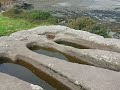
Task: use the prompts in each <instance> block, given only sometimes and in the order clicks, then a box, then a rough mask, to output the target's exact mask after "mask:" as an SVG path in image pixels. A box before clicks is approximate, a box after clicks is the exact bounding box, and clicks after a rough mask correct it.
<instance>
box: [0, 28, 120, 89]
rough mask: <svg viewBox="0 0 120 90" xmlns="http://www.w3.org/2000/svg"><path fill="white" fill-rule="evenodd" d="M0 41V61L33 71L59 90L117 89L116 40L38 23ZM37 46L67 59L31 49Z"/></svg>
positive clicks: (119, 55) (119, 43)
mask: <svg viewBox="0 0 120 90" xmlns="http://www.w3.org/2000/svg"><path fill="white" fill-rule="evenodd" d="M0 42H1V43H0V58H1V59H0V60H1V61H0V62H1V63H5V62H11V63H16V64H19V65H22V66H25V67H26V68H28V69H30V70H31V71H33V70H34V73H35V74H36V75H37V76H39V77H40V78H42V79H43V80H45V81H46V82H48V83H50V84H51V85H53V86H54V87H56V88H57V89H58V90H69V89H70V90H89V89H90V90H119V89H120V80H119V78H120V73H119V71H120V40H118V39H111V38H110V39H109V38H103V37H102V36H99V35H96V34H91V33H89V32H86V31H77V30H74V29H70V28H68V27H64V26H41V27H37V28H34V29H30V30H23V31H19V32H15V33H13V34H11V35H10V36H4V37H1V38H0ZM36 47H37V48H38V49H39V48H41V49H47V50H50V51H57V52H60V53H62V54H63V55H64V56H66V57H67V58H68V60H69V61H68V62H67V61H63V60H60V59H58V58H53V57H49V56H45V55H42V54H37V53H35V52H33V51H32V50H30V49H33V48H36ZM73 62H74V63H73ZM53 81H54V83H53ZM26 90H27V89H26ZM28 90H30V89H28Z"/></svg>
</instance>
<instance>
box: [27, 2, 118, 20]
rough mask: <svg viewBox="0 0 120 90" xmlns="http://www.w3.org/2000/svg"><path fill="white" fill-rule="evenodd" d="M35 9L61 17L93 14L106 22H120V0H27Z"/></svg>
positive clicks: (92, 15)
mask: <svg viewBox="0 0 120 90" xmlns="http://www.w3.org/2000/svg"><path fill="white" fill-rule="evenodd" d="M26 2H28V3H31V4H33V6H34V8H35V9H40V10H46V11H51V12H52V13H53V14H54V15H56V16H59V17H66V16H67V17H72V16H77V15H82V16H91V17H93V18H95V19H98V20H101V21H105V22H120V0H26Z"/></svg>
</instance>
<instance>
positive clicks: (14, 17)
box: [0, 9, 57, 36]
mask: <svg viewBox="0 0 120 90" xmlns="http://www.w3.org/2000/svg"><path fill="white" fill-rule="evenodd" d="M56 23H57V18H55V17H53V16H52V15H51V14H50V13H48V12H43V11H24V10H18V9H10V10H8V11H6V12H4V13H3V14H2V15H0V36H4V35H10V34H11V33H13V32H16V31H19V30H26V29H30V28H33V27H36V26H40V25H51V24H56Z"/></svg>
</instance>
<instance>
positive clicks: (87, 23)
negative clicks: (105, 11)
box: [67, 16, 110, 38]
mask: <svg viewBox="0 0 120 90" xmlns="http://www.w3.org/2000/svg"><path fill="white" fill-rule="evenodd" d="M67 26H68V27H71V28H74V29H77V30H84V31H88V32H91V33H94V34H98V35H101V36H103V37H105V38H110V36H109V34H108V31H107V30H106V27H104V26H103V25H100V24H98V23H97V22H96V21H94V20H93V19H92V18H90V17H85V16H84V17H79V18H76V19H72V20H71V21H69V22H68V24H67Z"/></svg>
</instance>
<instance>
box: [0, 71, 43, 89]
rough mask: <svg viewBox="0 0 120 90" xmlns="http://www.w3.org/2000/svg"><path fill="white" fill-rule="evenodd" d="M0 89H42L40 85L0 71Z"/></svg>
mask: <svg viewBox="0 0 120 90" xmlns="http://www.w3.org/2000/svg"><path fill="white" fill-rule="evenodd" d="M0 90H43V89H42V87H40V86H37V85H33V84H30V83H27V82H25V81H22V80H20V79H18V78H15V77H13V76H10V75H7V74H4V73H0Z"/></svg>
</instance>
